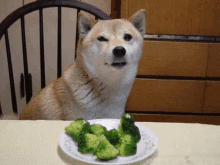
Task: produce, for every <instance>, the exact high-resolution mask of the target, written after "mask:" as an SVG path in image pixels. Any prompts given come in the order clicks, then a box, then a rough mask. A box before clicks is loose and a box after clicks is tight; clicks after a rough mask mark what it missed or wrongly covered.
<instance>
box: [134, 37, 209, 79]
mask: <svg viewBox="0 0 220 165" xmlns="http://www.w3.org/2000/svg"><path fill="white" fill-rule="evenodd" d="M208 50H209V45H208V43H195V42H169V41H145V45H144V50H143V56H142V58H141V60H140V63H139V68H138V73H137V74H138V75H157V76H194V77H206V68H207V60H208Z"/></svg>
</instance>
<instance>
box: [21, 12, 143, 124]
mask: <svg viewBox="0 0 220 165" xmlns="http://www.w3.org/2000/svg"><path fill="white" fill-rule="evenodd" d="M145 17H146V15H145V10H143V9H142V10H140V11H138V12H137V13H135V14H134V15H133V16H132V17H131V18H129V19H128V20H125V19H114V20H98V21H95V20H93V19H91V18H89V17H87V16H86V15H84V14H82V13H80V14H79V18H78V29H79V41H78V48H77V58H76V61H75V62H74V63H73V64H72V65H70V66H69V67H68V68H67V69H66V70H65V72H64V74H63V76H62V77H60V78H58V79H56V80H55V81H53V82H51V83H50V84H49V85H48V86H46V87H45V88H43V89H42V90H41V91H40V92H38V93H37V94H36V95H35V96H34V97H33V98H32V99H31V101H30V102H29V103H28V104H27V105H26V107H25V108H24V110H23V111H22V112H21V114H19V116H20V117H19V119H20V120H30V119H33V120H38V119H41V120H75V119H77V118H83V119H85V120H90V119H99V118H114V119H120V118H121V116H122V114H123V113H124V111H125V105H126V102H127V98H128V95H129V93H130V90H131V88H132V85H133V82H134V79H135V76H136V73H137V69H138V63H139V60H140V58H141V56H142V48H143V44H144V39H143V36H144V34H145Z"/></svg>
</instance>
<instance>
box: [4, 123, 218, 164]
mask: <svg viewBox="0 0 220 165" xmlns="http://www.w3.org/2000/svg"><path fill="white" fill-rule="evenodd" d="M70 123H71V121H44V120H38V121H16V120H0V164H1V165H19V164H20V165H32V164H34V165H36V164H39V165H44V164H45V165H50V164H52V165H55V164H58V165H62V164H73V165H87V163H83V162H79V161H77V160H75V159H72V158H70V157H69V156H67V155H66V154H65V153H63V151H62V150H61V149H60V148H59V145H58V142H59V137H60V134H61V133H62V132H63V131H64V129H65V127H66V126H68V125H69V124H70ZM137 123H138V124H142V125H144V126H146V127H149V128H150V129H151V130H152V131H153V132H154V134H155V135H157V136H158V150H157V151H156V152H155V153H154V158H152V159H149V160H148V161H145V162H144V163H143V165H148V164H151V165H220V126H215V125H205V124H186V123H154V122H137ZM136 164H137V163H136ZM139 164H140V163H139Z"/></svg>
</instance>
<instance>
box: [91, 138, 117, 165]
mask: <svg viewBox="0 0 220 165" xmlns="http://www.w3.org/2000/svg"><path fill="white" fill-rule="evenodd" d="M98 141H99V145H98V147H97V149H96V150H95V151H94V152H93V155H95V156H96V157H97V158H98V159H99V160H103V161H108V160H111V159H113V158H115V157H117V155H118V154H119V151H118V150H117V149H116V148H115V147H114V146H113V145H111V143H110V142H109V141H108V140H107V139H106V137H105V136H104V135H103V134H102V135H101V136H99V137H98Z"/></svg>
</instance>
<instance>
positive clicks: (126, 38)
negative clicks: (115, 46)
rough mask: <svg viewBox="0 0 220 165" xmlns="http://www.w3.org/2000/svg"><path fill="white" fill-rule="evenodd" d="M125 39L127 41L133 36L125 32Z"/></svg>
mask: <svg viewBox="0 0 220 165" xmlns="http://www.w3.org/2000/svg"><path fill="white" fill-rule="evenodd" d="M124 39H125V40H126V41H130V40H131V39H132V36H131V35H130V34H125V36H124Z"/></svg>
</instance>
